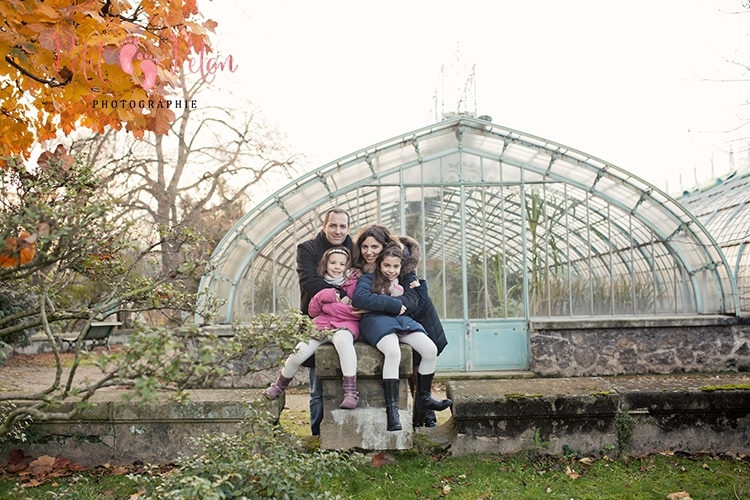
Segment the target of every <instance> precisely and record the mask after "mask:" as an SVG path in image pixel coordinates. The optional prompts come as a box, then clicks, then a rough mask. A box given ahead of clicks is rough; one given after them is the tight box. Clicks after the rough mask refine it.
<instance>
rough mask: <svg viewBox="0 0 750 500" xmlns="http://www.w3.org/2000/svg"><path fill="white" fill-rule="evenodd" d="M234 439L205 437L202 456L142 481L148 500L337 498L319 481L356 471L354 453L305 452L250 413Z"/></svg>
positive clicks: (259, 413) (264, 417) (263, 415)
mask: <svg viewBox="0 0 750 500" xmlns="http://www.w3.org/2000/svg"><path fill="white" fill-rule="evenodd" d="M250 415H251V416H250V417H249V418H248V419H247V420H246V421H245V422H244V423H243V424H242V425H243V427H245V428H244V430H243V432H242V433H240V434H238V435H228V434H225V433H220V434H204V435H202V436H200V437H198V438H196V439H195V440H194V442H195V444H197V445H198V446H200V448H201V449H202V454H200V455H194V456H190V457H185V458H181V459H179V460H178V468H177V469H175V470H174V471H172V472H170V473H168V474H166V475H164V476H158V477H152V478H148V479H147V480H146V483H147V484H146V493H145V497H144V498H146V499H159V500H165V499H166V500H169V499H173V500H177V499H179V500H190V499H196V500H198V499H200V500H213V499H217V500H218V499H228V498H247V499H261V498H279V499H298V498H337V497H334V496H332V495H331V494H330V493H328V492H324V491H321V490H322V484H321V483H322V480H323V479H324V478H326V477H331V476H333V475H334V474H339V473H341V472H342V471H347V470H354V467H355V465H356V464H357V463H362V462H363V461H364V457H363V456H362V455H360V454H358V453H351V452H338V451H321V450H317V451H314V452H305V451H303V448H302V445H301V443H300V442H299V441H298V440H297V439H295V438H293V437H291V436H289V435H287V434H284V433H283V432H282V431H281V430H280V429H279V428H278V427H277V426H275V425H273V424H272V423H271V416H270V415H269V414H268V413H267V412H266V411H264V410H259V409H253V408H251V411H250Z"/></svg>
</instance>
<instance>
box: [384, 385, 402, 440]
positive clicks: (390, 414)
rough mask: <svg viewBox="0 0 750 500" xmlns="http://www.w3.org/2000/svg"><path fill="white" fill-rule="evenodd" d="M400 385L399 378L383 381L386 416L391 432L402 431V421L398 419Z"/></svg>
mask: <svg viewBox="0 0 750 500" xmlns="http://www.w3.org/2000/svg"><path fill="white" fill-rule="evenodd" d="M398 384H399V380H398V379H397V378H386V379H383V393H384V394H385V416H386V419H387V421H388V430H389V431H400V430H401V420H400V419H399V418H398Z"/></svg>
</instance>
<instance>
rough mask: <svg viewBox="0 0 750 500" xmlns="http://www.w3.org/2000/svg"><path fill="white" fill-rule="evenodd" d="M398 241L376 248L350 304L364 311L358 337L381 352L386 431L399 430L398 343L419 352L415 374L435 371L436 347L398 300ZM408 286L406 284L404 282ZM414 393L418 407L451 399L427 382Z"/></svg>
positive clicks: (433, 407)
mask: <svg viewBox="0 0 750 500" xmlns="http://www.w3.org/2000/svg"><path fill="white" fill-rule="evenodd" d="M402 259H403V253H402V250H401V245H400V244H399V243H398V242H395V241H392V242H390V243H388V244H387V245H386V246H385V248H383V250H382V251H380V252H379V254H378V257H377V259H376V261H375V266H374V267H375V268H374V272H373V273H367V274H364V275H362V277H361V278H360V279H359V281H358V282H357V287H356V288H355V290H354V297H353V299H352V305H353V306H354V307H357V308H359V309H364V310H367V311H368V312H367V313H366V314H365V315H364V316H363V317H362V320H361V325H360V326H361V328H360V334H361V336H362V338H364V339H365V341H367V343H369V344H370V345H373V346H375V347H377V349H378V350H379V351H380V352H382V353H383V355H384V356H385V361H384V363H383V392H384V395H385V404H386V418H387V422H388V430H389V431H398V430H401V429H402V427H401V422H400V419H399V416H398V399H399V376H398V375H399V374H398V367H399V364H400V363H401V348H400V346H399V344H400V343H404V344H409V345H410V346H411V347H412V349H414V350H415V351H417V352H418V353H419V354H420V356H421V358H422V359H421V362H420V364H419V367H418V370H419V378H420V380H422V378H423V377H424V378H425V379H427V378H429V381H430V382H431V381H432V377H433V376H434V374H435V360H436V358H437V347H436V346H435V344H434V342H432V340H430V338H429V337H428V336H427V333H426V332H425V330H424V328H423V327H422V325H420V324H419V323H417V322H416V321H414V320H413V319H412V318H410V317H408V316H405V315H404V313H405V312H406V311H407V306H406V305H405V303H404V302H402V301H401V300H400V297H403V296H404V291H405V289H406V287H405V286H404V285H402V284H401V283H400V275H401V261H402ZM407 286H408V285H407ZM424 387H425V388H426V389H424V390H420V391H419V392H418V394H417V398H416V405H417V406H418V407H419V408H420V409H422V410H426V409H431V410H438V411H442V410H445V409H447V408H448V407H449V406H450V405H451V404H452V401H451V400H450V399H445V400H443V401H437V400H435V399H433V398H432V396H431V394H430V390H429V388H430V384H425V385H424Z"/></svg>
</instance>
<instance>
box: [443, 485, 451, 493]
mask: <svg viewBox="0 0 750 500" xmlns="http://www.w3.org/2000/svg"><path fill="white" fill-rule="evenodd" d="M450 492H451V485H450V484H446V485H445V486H443V495H447V494H448V493H450Z"/></svg>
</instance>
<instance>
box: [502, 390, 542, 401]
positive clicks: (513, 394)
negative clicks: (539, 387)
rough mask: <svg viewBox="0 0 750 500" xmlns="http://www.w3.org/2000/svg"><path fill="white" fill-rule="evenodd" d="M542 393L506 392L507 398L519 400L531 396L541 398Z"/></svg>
mask: <svg viewBox="0 0 750 500" xmlns="http://www.w3.org/2000/svg"><path fill="white" fill-rule="evenodd" d="M541 397H542V395H541V394H524V393H521V392H509V393H507V394H505V399H507V400H508V401H511V400H519V399H531V398H541Z"/></svg>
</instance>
